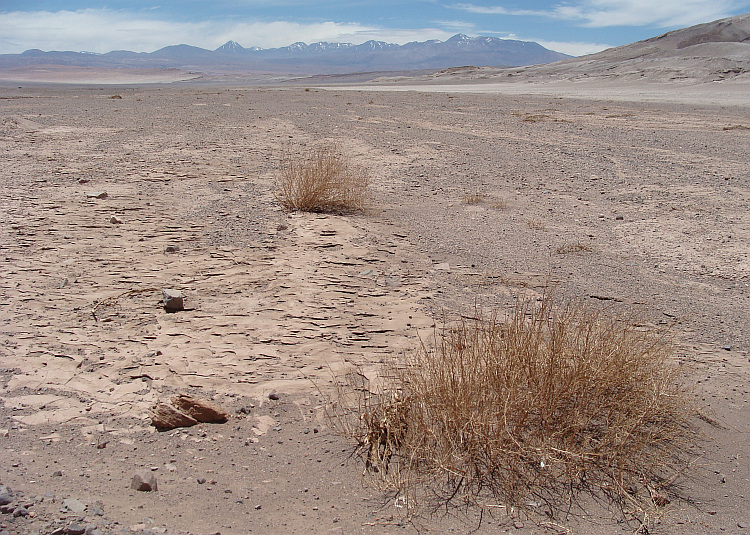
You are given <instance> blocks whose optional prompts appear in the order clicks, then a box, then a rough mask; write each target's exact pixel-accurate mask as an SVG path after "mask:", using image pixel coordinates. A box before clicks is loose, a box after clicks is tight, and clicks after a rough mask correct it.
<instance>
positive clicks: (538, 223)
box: [526, 219, 547, 230]
mask: <svg viewBox="0 0 750 535" xmlns="http://www.w3.org/2000/svg"><path fill="white" fill-rule="evenodd" d="M526 226H527V227H529V228H530V229H531V230H547V225H545V224H544V221H542V220H540V219H529V220H528V221H526Z"/></svg>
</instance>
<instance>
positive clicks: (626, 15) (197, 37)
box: [0, 0, 750, 55]
mask: <svg viewBox="0 0 750 535" xmlns="http://www.w3.org/2000/svg"><path fill="white" fill-rule="evenodd" d="M746 12H750V0H526V1H522V0H508V1H505V0H183V1H174V0H104V1H93V0H41V1H35V0H0V53H5V54H8V53H19V52H23V51H24V50H27V49H30V48H39V49H41V50H75V51H84V50H85V51H90V52H108V51H111V50H132V51H135V52H152V51H154V50H157V49H159V48H161V47H163V46H167V45H172V44H181V43H185V44H190V45H194V46H200V47H203V48H208V49H215V48H217V47H219V46H221V45H222V44H223V43H225V42H226V41H228V40H230V39H232V40H234V41H237V42H238V43H240V44H241V45H242V46H245V47H251V46H258V47H261V48H273V47H279V46H286V45H289V44H292V43H294V42H297V41H303V42H306V43H314V42H318V41H329V42H348V43H355V44H356V43H362V42H364V41H367V40H369V39H376V40H380V41H386V42H389V43H399V44H403V43H407V42H409V41H424V40H427V39H440V40H445V39H447V38H449V37H450V36H452V35H454V34H456V33H465V34H467V35H470V36H476V35H486V36H494V37H502V38H510V39H520V40H525V41H536V42H538V43H541V44H542V45H544V46H546V47H547V48H551V49H553V50H557V51H560V52H565V53H568V54H573V55H582V54H587V53H592V52H597V51H599V50H603V49H605V48H608V47H611V46H618V45H622V44H626V43H630V42H633V41H638V40H641V39H645V38H648V37H653V36H655V35H658V34H661V33H664V32H666V31H669V30H672V29H676V28H681V27H685V26H691V25H693V24H698V23H701V22H709V21H711V20H715V19H718V18H722V17H727V16H732V15H739V14H742V13H746Z"/></svg>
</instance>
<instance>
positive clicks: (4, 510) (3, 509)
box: [0, 504, 16, 515]
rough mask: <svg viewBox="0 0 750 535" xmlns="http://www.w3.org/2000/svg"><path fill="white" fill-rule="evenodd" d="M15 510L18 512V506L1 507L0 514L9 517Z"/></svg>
mask: <svg viewBox="0 0 750 535" xmlns="http://www.w3.org/2000/svg"><path fill="white" fill-rule="evenodd" d="M15 510H16V506H15V505H11V504H8V505H0V513H2V514H4V515H9V514H11V513H12V512H13V511H15Z"/></svg>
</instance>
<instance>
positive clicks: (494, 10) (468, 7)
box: [451, 4, 550, 16]
mask: <svg viewBox="0 0 750 535" xmlns="http://www.w3.org/2000/svg"><path fill="white" fill-rule="evenodd" d="M451 7H453V8H455V9H461V10H463V11H468V12H470V13H479V14H481V15H518V16H529V15H531V16H534V15H536V16H548V15H549V14H550V13H549V12H547V11H539V10H534V9H508V8H506V7H503V6H477V5H474V4H455V5H454V6H451Z"/></svg>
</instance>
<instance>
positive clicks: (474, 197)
mask: <svg viewBox="0 0 750 535" xmlns="http://www.w3.org/2000/svg"><path fill="white" fill-rule="evenodd" d="M484 199H485V196H484V195H483V194H481V193H468V194H467V195H466V196H465V197H464V202H465V203H466V204H472V205H473V204H482V201H484Z"/></svg>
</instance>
